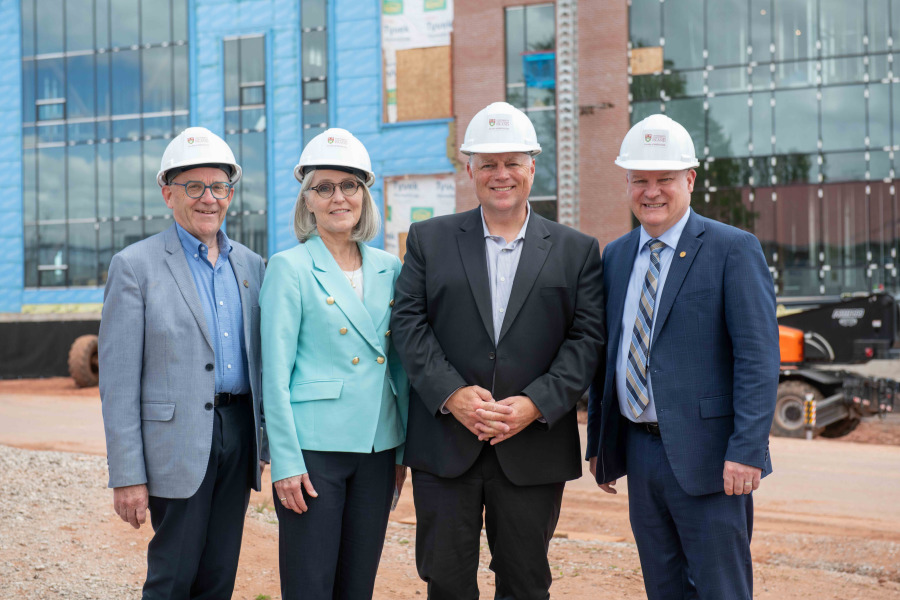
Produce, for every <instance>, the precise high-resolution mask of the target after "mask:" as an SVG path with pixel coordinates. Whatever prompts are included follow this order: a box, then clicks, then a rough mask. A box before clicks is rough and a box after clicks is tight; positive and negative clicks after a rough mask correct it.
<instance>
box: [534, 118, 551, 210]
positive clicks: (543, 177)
mask: <svg viewBox="0 0 900 600" xmlns="http://www.w3.org/2000/svg"><path fill="white" fill-rule="evenodd" d="M528 117H529V118H530V119H531V122H532V123H534V129H535V132H536V133H537V139H538V143H540V145H541V154H540V155H539V156H537V157H536V158H535V173H534V185H533V186H532V188H531V195H532V196H553V197H556V111H555V110H536V111H531V112H529V113H528Z"/></svg>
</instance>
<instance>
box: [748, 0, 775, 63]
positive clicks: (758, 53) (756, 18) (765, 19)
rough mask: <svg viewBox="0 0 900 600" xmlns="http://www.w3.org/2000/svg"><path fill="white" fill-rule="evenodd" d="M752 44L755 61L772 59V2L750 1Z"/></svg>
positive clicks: (762, 0)
mask: <svg viewBox="0 0 900 600" xmlns="http://www.w3.org/2000/svg"><path fill="white" fill-rule="evenodd" d="M750 43H751V44H752V45H753V60H756V61H760V62H762V61H767V60H770V59H771V58H772V52H771V50H770V47H771V44H772V0H750Z"/></svg>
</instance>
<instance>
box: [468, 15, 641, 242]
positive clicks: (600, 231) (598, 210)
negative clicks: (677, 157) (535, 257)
mask: <svg viewBox="0 0 900 600" xmlns="http://www.w3.org/2000/svg"><path fill="white" fill-rule="evenodd" d="M546 3H547V2H546V0H456V1H455V3H454V13H455V14H454V26H453V30H454V32H453V106H454V112H455V113H456V124H457V125H456V148H459V145H460V144H461V143H462V140H463V135H464V134H465V130H466V126H467V125H468V123H469V121H470V120H471V118H472V117H473V116H474V115H475V113H476V112H478V111H479V110H481V109H482V108H484V107H485V106H487V105H488V104H490V103H491V102H496V101H499V100H505V99H506V90H505V84H506V81H505V28H504V8H505V7H507V6H524V5H526V4H546ZM627 43H628V19H627V6H626V3H625V0H581V1H580V2H579V6H578V94H579V101H578V104H579V105H580V106H581V107H583V109H582V110H581V111H580V112H581V113H582V114H581V115H580V117H579V127H580V129H579V133H578V135H579V179H580V211H581V213H580V214H581V217H580V220H581V222H580V226H579V229H580V230H581V231H583V232H585V233H587V234H589V235H592V236H594V237H596V238H598V239H599V240H600V245H601V247H602V246H604V245H606V243H607V242H610V241H612V240H614V239H615V238H617V237H619V236H620V235H622V234H624V233H625V232H627V231H628V230H629V229H631V212H630V210H629V208H628V203H627V202H626V200H625V173H624V171H622V170H621V169H620V168H618V167H617V166H615V165H614V164H613V161H614V160H615V158H616V154H618V150H619V144H620V143H621V141H622V138H623V137H624V135H625V133H626V132H627V131H628V127H629V119H628V75H627V54H626V52H627ZM609 104H611V105H612V107H610V108H600V106H604V105H609ZM591 107H593V108H591ZM539 141H540V140H539ZM457 156H458V157H459V158H460V160H462V158H463V157H462V155H457ZM541 158H543V157H542V156H538V158H537V160H541ZM461 166H462V169H461V170H460V171H459V172H458V173H457V176H456V186H457V193H456V198H457V200H456V203H457V210H460V211H462V210H467V209H469V208H472V207H474V206H475V205H476V204H477V201H476V199H475V195H474V192H473V187H472V184H471V182H470V181H469V179H468V176H467V175H466V171H465V165H464V164H462V163H461Z"/></svg>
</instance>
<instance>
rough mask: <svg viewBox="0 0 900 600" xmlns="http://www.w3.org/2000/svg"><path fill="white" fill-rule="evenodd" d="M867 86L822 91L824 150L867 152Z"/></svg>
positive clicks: (823, 89) (842, 87) (824, 89)
mask: <svg viewBox="0 0 900 600" xmlns="http://www.w3.org/2000/svg"><path fill="white" fill-rule="evenodd" d="M864 94H865V86H863V85H846V86H840V87H830V88H822V149H823V150H825V151H828V150H843V149H851V148H864V147H865V135H866V101H865V96H864Z"/></svg>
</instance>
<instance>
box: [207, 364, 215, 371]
mask: <svg viewBox="0 0 900 600" xmlns="http://www.w3.org/2000/svg"><path fill="white" fill-rule="evenodd" d="M213 369H215V367H214V366H213V364H212V363H206V370H207V371H212V370H213Z"/></svg>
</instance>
